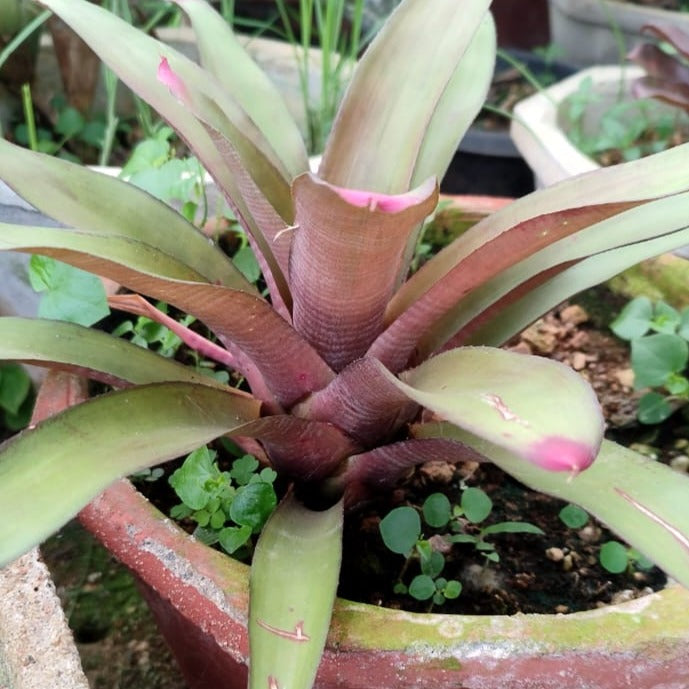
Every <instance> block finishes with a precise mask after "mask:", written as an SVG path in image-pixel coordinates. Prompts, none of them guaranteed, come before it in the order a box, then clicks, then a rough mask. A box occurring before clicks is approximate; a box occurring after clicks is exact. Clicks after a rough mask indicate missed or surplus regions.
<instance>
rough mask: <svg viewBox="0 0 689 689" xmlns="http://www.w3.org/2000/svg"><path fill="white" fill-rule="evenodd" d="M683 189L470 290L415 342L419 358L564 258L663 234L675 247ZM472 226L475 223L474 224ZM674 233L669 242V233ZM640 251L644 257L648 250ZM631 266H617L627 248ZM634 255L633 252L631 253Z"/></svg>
mask: <svg viewBox="0 0 689 689" xmlns="http://www.w3.org/2000/svg"><path fill="white" fill-rule="evenodd" d="M688 206H689V192H684V193H682V194H677V195H674V196H668V197H663V198H660V199H657V200H655V201H649V202H648V203H645V204H643V205H641V206H637V207H635V208H632V209H630V210H627V211H624V212H622V213H619V214H618V215H615V216H612V217H610V218H608V219H606V220H603V221H601V222H599V223H596V224H594V225H591V226H590V227H588V228H586V229H584V230H581V231H579V232H577V233H575V234H573V235H571V236H569V237H566V238H564V239H561V240H560V241H558V242H556V243H554V244H552V245H550V246H549V247H547V248H545V249H542V250H541V251H539V252H538V253H536V254H534V255H533V256H530V257H529V258H527V259H525V260H524V261H521V262H520V263H518V264H516V265H515V266H513V267H512V268H509V269H507V270H505V271H503V272H502V273H500V275H498V276H497V277H496V278H494V279H493V280H490V281H488V282H487V283H485V284H484V285H483V286H481V287H479V288H477V289H475V290H473V291H472V292H471V293H470V294H469V295H467V296H466V297H465V298H464V299H462V300H461V301H459V302H458V303H457V305H456V306H455V307H454V308H453V309H451V310H450V311H448V312H447V314H446V315H445V317H444V318H443V319H442V321H440V322H439V323H438V324H437V325H436V326H434V327H433V328H431V329H429V331H428V332H427V333H426V335H425V336H424V337H423V339H422V340H421V342H420V345H419V352H420V353H421V356H423V355H424V354H428V353H430V352H432V351H434V350H436V349H437V348H439V347H440V346H442V345H443V344H444V343H445V342H447V340H448V339H449V338H450V337H452V335H453V334H454V333H456V332H457V331H458V330H459V329H460V328H461V327H463V326H464V325H466V324H467V323H468V322H469V321H470V320H471V319H472V318H474V317H476V316H477V315H479V314H480V313H482V312H483V311H484V310H485V309H486V308H487V307H488V306H489V305H490V304H492V303H494V302H495V301H497V300H498V299H499V298H500V297H502V296H504V295H505V294H507V293H508V292H509V291H510V290H512V289H514V288H515V287H517V286H518V285H520V284H521V283H522V282H524V281H525V280H528V279H529V278H531V277H533V276H534V275H538V274H539V273H540V272H542V271H544V270H547V269H548V268H551V267H553V266H558V265H561V264H563V263H566V262H567V261H576V260H580V259H585V258H587V257H589V256H592V255H595V254H599V253H603V252H607V251H610V250H613V249H616V248H617V247H620V246H622V247H629V246H631V245H632V244H635V243H641V242H646V241H649V240H651V239H654V238H657V237H659V236H662V235H665V238H666V239H667V242H666V243H664V246H665V247H667V248H677V247H679V246H681V245H682V244H684V243H685V242H686V234H685V233H683V232H682V231H683V230H684V229H685V228H687V226H688V225H689V218H688V217H687V207H688ZM475 227H477V226H475ZM672 234H674V241H673V240H672V239H671V237H670V235H672ZM653 251H654V249H651V253H650V254H645V255H642V257H643V258H648V257H649V256H652V255H654V254H653ZM629 255H630V256H631V257H632V258H631V261H632V263H631V264H627V265H626V266H625V265H622V262H621V261H620V263H619V264H618V265H621V266H622V269H623V268H625V267H628V266H629V265H633V263H634V260H635V256H634V255H633V253H632V252H631V250H630V254H629ZM637 255H639V254H637Z"/></svg>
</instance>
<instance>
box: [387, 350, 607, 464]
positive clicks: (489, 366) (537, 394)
mask: <svg viewBox="0 0 689 689" xmlns="http://www.w3.org/2000/svg"><path fill="white" fill-rule="evenodd" d="M388 375H390V380H392V381H393V382H395V384H396V385H397V386H398V387H399V388H400V389H401V390H402V391H403V392H404V393H405V394H407V395H408V396H409V397H410V398H411V399H413V400H414V401H416V402H418V403H419V404H421V405H423V406H424V407H426V408H427V409H429V410H432V411H433V412H435V413H436V414H437V415H438V416H440V417H442V418H445V419H447V420H449V421H451V422H452V423H454V424H457V425H458V426H461V427H463V428H465V429H467V430H468V431H470V432H472V433H475V434H477V435H480V436H482V437H484V438H486V440H490V441H491V442H494V443H497V444H499V445H502V446H503V447H505V448H506V449H510V450H511V451H513V452H516V453H518V454H519V455H520V456H522V457H523V458H524V459H526V460H527V461H529V462H533V463H536V464H539V465H541V466H545V467H546V468H549V469H550V470H552V471H576V470H578V469H582V468H585V467H586V466H588V465H589V464H590V463H591V462H592V461H593V458H594V457H595V455H596V452H597V450H598V447H599V444H600V441H601V438H602V434H603V417H602V414H601V411H600V406H599V403H598V400H597V398H596V396H595V394H594V392H593V390H592V389H591V388H590V386H589V384H588V383H587V382H586V381H585V380H584V379H583V378H582V377H581V376H580V375H579V374H578V373H576V372H575V371H573V370H572V369H571V368H569V367H568V366H564V365H563V364H559V363H557V362H554V361H551V360H548V359H545V358H543V357H535V356H533V357H532V356H525V355H524V354H517V353H515V352H508V351H505V350H498V349H491V348H488V347H461V348H458V349H452V350H450V351H447V352H443V353H442V354H439V355H437V356H435V357H433V358H431V359H429V360H428V361H426V362H424V363H423V364H421V365H420V366H418V367H417V368H415V369H412V370H411V371H407V372H405V373H404V374H402V375H401V379H402V381H403V382H402V381H399V380H398V379H397V378H394V377H393V376H391V374H388ZM564 410H566V413H562V412H563V411H564Z"/></svg>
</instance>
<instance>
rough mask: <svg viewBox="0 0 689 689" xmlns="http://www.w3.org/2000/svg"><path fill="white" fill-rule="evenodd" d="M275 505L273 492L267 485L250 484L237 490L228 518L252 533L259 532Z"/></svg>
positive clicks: (275, 500)
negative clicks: (251, 530) (250, 529)
mask: <svg viewBox="0 0 689 689" xmlns="http://www.w3.org/2000/svg"><path fill="white" fill-rule="evenodd" d="M276 505H277V497H276V496H275V490H274V488H273V486H271V485H270V484H269V483H250V484H249V485H247V486H242V487H241V488H239V489H238V490H237V492H236V494H235V496H234V499H233V500H232V505H231V506H230V518H231V519H232V521H234V522H235V523H237V524H239V525H240V526H249V527H251V528H252V529H253V531H254V533H257V532H258V531H260V530H261V527H262V526H263V525H264V524H265V522H266V520H267V519H268V517H269V516H270V515H271V513H272V512H273V510H274V509H275V506H276Z"/></svg>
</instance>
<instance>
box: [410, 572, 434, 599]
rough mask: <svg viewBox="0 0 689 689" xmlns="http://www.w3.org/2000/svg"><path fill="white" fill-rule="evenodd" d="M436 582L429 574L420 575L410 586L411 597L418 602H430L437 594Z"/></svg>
mask: <svg viewBox="0 0 689 689" xmlns="http://www.w3.org/2000/svg"><path fill="white" fill-rule="evenodd" d="M435 591H436V588H435V582H434V581H433V579H432V578H431V577H429V576H428V575H427V574H419V575H418V576H415V577H414V578H413V579H412V582H411V584H409V595H410V596H412V597H414V598H416V600H428V599H429V598H432V597H433V594H434V593H435Z"/></svg>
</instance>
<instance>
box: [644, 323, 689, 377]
mask: <svg viewBox="0 0 689 689" xmlns="http://www.w3.org/2000/svg"><path fill="white" fill-rule="evenodd" d="M688 360H689V345H688V344H687V341H686V340H684V339H682V338H681V337H679V335H670V334H668V333H657V334H655V335H649V336H647V337H641V338H639V339H636V340H632V355H631V362H632V368H633V369H634V374H635V377H634V384H635V386H636V387H637V388H644V387H656V386H659V385H663V383H665V381H666V380H667V378H668V376H669V375H671V374H673V373H679V372H680V371H682V370H684V368H685V367H686V365H687V361H688Z"/></svg>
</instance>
